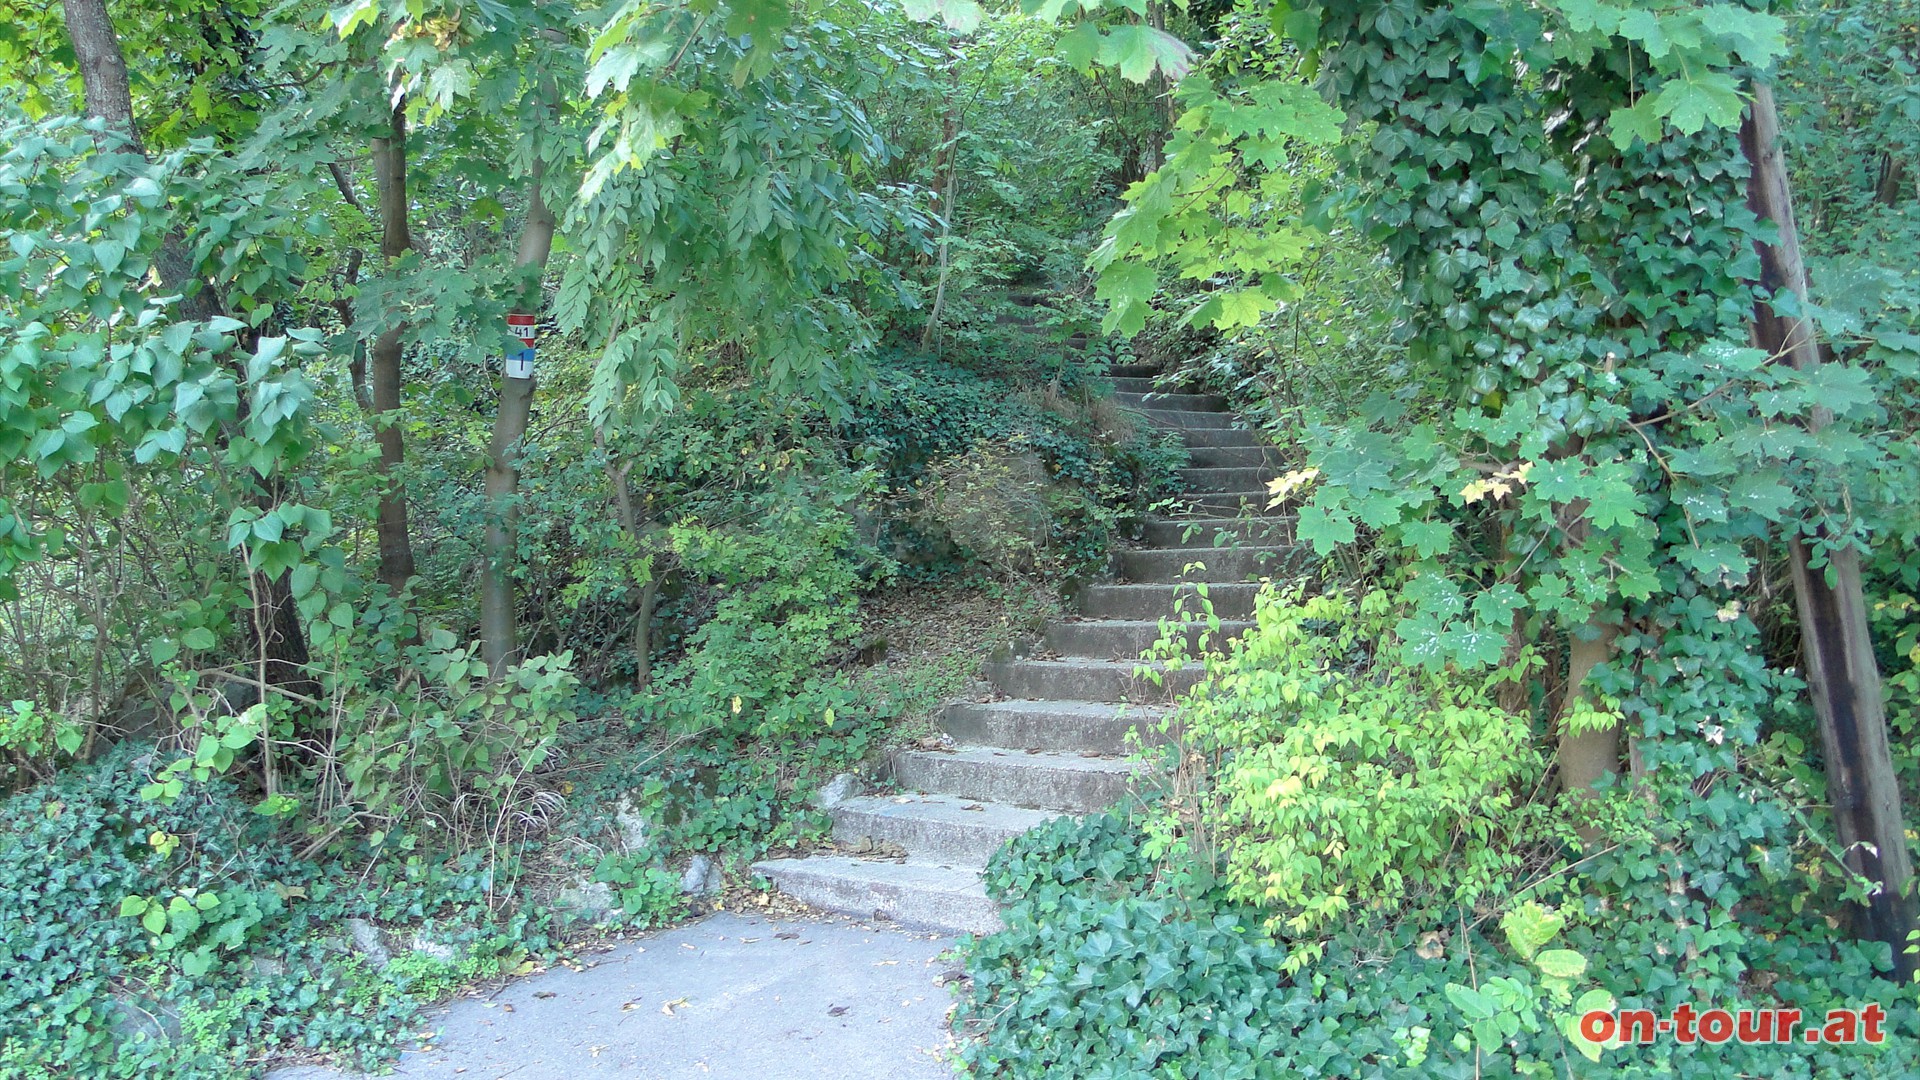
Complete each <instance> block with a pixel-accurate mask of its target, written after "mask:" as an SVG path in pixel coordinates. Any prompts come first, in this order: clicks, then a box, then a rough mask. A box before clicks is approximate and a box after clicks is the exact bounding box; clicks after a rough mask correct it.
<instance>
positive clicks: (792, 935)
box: [773, 930, 800, 941]
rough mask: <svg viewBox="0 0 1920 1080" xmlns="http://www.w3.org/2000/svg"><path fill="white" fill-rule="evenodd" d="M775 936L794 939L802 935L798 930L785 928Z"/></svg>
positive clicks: (781, 938) (788, 939)
mask: <svg viewBox="0 0 1920 1080" xmlns="http://www.w3.org/2000/svg"><path fill="white" fill-rule="evenodd" d="M773 936H774V937H776V938H779V939H780V940H781V941H792V940H793V939H794V938H797V937H799V936H800V935H799V933H798V932H796V931H793V930H784V931H781V932H780V933H778V934H775V935H773Z"/></svg>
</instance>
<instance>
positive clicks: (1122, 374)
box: [1107, 364, 1161, 379]
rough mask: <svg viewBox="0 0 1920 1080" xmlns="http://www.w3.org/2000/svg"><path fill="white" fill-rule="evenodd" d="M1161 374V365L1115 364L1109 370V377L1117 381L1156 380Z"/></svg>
mask: <svg viewBox="0 0 1920 1080" xmlns="http://www.w3.org/2000/svg"><path fill="white" fill-rule="evenodd" d="M1160 373H1161V368H1160V365H1159V364H1115V365H1114V366H1113V367H1110V368H1108V369H1107V375H1108V376H1109V377H1110V378H1115V379H1155V378H1159V376H1160Z"/></svg>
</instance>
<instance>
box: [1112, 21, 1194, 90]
mask: <svg viewBox="0 0 1920 1080" xmlns="http://www.w3.org/2000/svg"><path fill="white" fill-rule="evenodd" d="M1099 58H1100V62H1101V63H1103V64H1115V65H1118V66H1119V68H1120V77H1121V78H1123V79H1126V80H1127V81H1128V82H1137V83H1143V82H1146V81H1147V76H1149V75H1151V74H1153V72H1154V69H1155V68H1158V69H1160V71H1161V72H1162V73H1163V74H1165V75H1166V77H1167V78H1168V79H1169V80H1170V81H1173V82H1179V81H1180V79H1182V78H1183V77H1185V75H1186V74H1187V71H1188V70H1189V69H1190V68H1192V67H1193V50H1192V49H1191V48H1188V47H1187V43H1186V42H1184V41H1181V40H1180V39H1179V38H1177V37H1174V36H1173V35H1172V34H1169V33H1167V32H1166V31H1165V30H1156V29H1154V28H1153V27H1151V26H1148V25H1146V24H1145V23H1128V24H1126V25H1124V26H1116V27H1114V28H1113V29H1112V30H1109V31H1107V34H1106V37H1105V38H1104V39H1103V40H1102V41H1101V42H1100V53H1099Z"/></svg>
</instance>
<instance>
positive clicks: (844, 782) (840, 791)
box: [813, 772, 867, 810]
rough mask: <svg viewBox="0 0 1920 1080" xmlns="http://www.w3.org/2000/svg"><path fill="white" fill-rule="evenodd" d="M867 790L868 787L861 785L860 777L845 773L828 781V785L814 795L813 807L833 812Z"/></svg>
mask: <svg viewBox="0 0 1920 1080" xmlns="http://www.w3.org/2000/svg"><path fill="white" fill-rule="evenodd" d="M866 789H867V786H866V785H865V784H864V783H861V781H860V778H859V777H858V776H855V775H854V774H852V773H850V772H843V773H841V774H840V775H838V776H836V777H834V778H833V779H831V780H829V781H827V782H826V784H825V785H823V786H822V787H821V788H820V790H819V791H818V792H816V793H815V794H814V796H813V805H815V806H817V807H819V808H820V809H822V810H832V809H833V808H834V807H836V806H839V805H840V804H841V803H843V802H846V801H847V800H848V799H852V798H855V797H857V796H859V795H860V794H861V793H862V792H864V791H865V790H866Z"/></svg>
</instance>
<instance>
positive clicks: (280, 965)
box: [252, 956, 287, 979]
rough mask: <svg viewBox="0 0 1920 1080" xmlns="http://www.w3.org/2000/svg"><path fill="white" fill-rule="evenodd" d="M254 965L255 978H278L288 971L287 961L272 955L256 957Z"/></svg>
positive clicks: (253, 961)
mask: <svg viewBox="0 0 1920 1080" xmlns="http://www.w3.org/2000/svg"><path fill="white" fill-rule="evenodd" d="M252 966H253V977H254V978H255V979H278V978H281V977H283V976H284V975H286V973H287V962H286V961H285V960H280V959H276V958H274V957H271V956H256V957H254V958H253V960H252Z"/></svg>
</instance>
